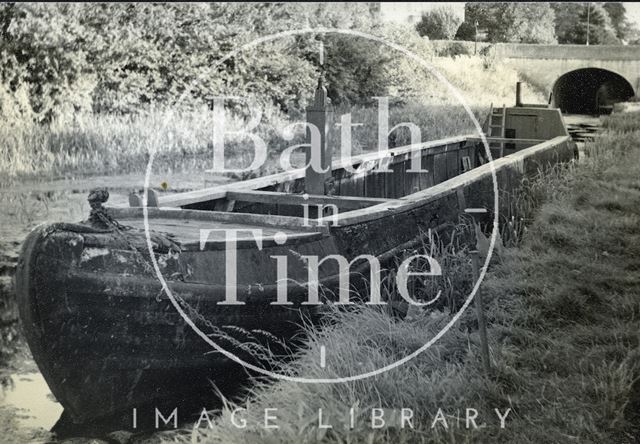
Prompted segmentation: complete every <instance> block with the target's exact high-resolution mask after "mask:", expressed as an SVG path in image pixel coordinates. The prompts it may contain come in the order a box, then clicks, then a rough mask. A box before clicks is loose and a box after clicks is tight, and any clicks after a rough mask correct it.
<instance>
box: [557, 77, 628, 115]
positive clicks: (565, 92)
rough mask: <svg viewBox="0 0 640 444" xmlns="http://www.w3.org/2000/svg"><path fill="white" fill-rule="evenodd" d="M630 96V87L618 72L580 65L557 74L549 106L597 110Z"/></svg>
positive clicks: (587, 111)
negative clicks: (577, 67)
mask: <svg viewBox="0 0 640 444" xmlns="http://www.w3.org/2000/svg"><path fill="white" fill-rule="evenodd" d="M633 96H634V92H633V87H632V86H631V84H630V83H629V81H628V80H627V79H625V78H624V77H623V76H621V75H620V74H617V73H615V72H613V71H609V70H607V69H602V68H580V69H575V70H573V71H569V72H567V73H565V74H563V75H561V76H560V77H558V79H557V80H556V81H555V83H554V84H553V88H552V96H551V98H552V106H555V107H558V108H560V109H561V110H562V112H565V113H571V114H600V113H603V112H607V111H609V110H610V109H611V106H612V105H613V104H614V103H617V102H622V101H625V100H627V99H629V98H631V97H633Z"/></svg>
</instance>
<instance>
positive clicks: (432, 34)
mask: <svg viewBox="0 0 640 444" xmlns="http://www.w3.org/2000/svg"><path fill="white" fill-rule="evenodd" d="M460 23H462V20H461V19H460V17H459V16H458V15H457V14H456V13H455V12H454V11H453V9H451V8H450V7H447V6H438V7H436V8H434V9H433V10H431V11H428V12H425V13H424V14H422V19H421V20H420V22H418V24H417V25H416V30H417V31H418V34H420V35H421V36H427V37H429V38H430V39H432V40H452V39H453V37H454V36H455V35H456V31H457V30H458V27H459V26H460Z"/></svg>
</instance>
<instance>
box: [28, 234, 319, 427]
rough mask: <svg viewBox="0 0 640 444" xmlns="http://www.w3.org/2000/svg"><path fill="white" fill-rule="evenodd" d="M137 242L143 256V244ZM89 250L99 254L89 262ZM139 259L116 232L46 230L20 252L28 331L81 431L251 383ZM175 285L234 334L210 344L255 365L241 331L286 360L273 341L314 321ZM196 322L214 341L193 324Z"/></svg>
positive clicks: (262, 298)
mask: <svg viewBox="0 0 640 444" xmlns="http://www.w3.org/2000/svg"><path fill="white" fill-rule="evenodd" d="M136 236H137V237H138V239H137V246H138V247H140V245H141V244H142V242H143V240H144V236H143V234H142V233H141V232H138V233H136ZM136 236H133V235H131V237H132V238H135V237H136ZM87 251H89V252H95V251H101V252H102V253H103V254H102V255H100V256H95V257H91V254H87V253H86V252H87ZM140 251H141V252H142V251H144V250H142V249H141V250H140ZM208 253H212V252H206V251H205V252H201V253H200V254H203V255H206V254H208ZM214 253H215V252H214ZM218 253H223V252H218ZM83 254H84V256H83ZM92 254H95V253H92ZM138 254H140V255H141V257H142V255H144V253H134V252H132V251H127V250H126V249H124V248H123V245H121V244H120V243H119V241H118V239H117V237H116V235H115V234H114V233H113V232H103V233H101V232H95V231H92V230H91V229H90V228H88V227H86V226H83V225H72V224H57V225H48V226H40V227H38V228H37V229H36V230H34V231H33V232H32V233H31V234H30V235H29V236H28V238H27V239H26V241H25V243H24V247H23V251H22V256H21V257H22V259H21V261H20V264H19V268H18V270H17V276H16V284H17V285H16V287H17V292H18V295H19V308H20V315H21V318H22V322H23V326H24V331H25V334H26V337H27V341H28V343H29V345H30V348H31V350H32V354H33V356H34V359H35V360H36V363H37V364H38V366H39V368H40V370H41V371H42V374H43V376H44V377H45V379H46V380H47V383H48V384H49V386H50V388H51V390H52V392H53V394H54V395H55V396H56V399H58V401H59V402H60V403H61V404H62V405H63V406H64V407H65V409H66V410H67V411H68V413H69V414H70V416H71V418H72V419H73V420H74V421H76V422H85V421H88V420H90V419H93V418H95V417H97V416H105V417H107V416H110V415H113V414H116V413H121V412H125V411H131V409H132V408H136V407H142V406H147V405H163V403H164V404H166V403H167V402H176V401H177V400H181V399H184V400H194V399H195V398H198V397H199V398H202V396H199V395H203V396H204V398H205V399H209V400H212V398H213V393H214V392H213V390H207V389H206V387H210V386H211V382H213V383H215V384H216V386H218V387H219V388H221V389H223V392H224V388H225V386H229V387H234V386H236V385H237V383H238V382H241V381H242V380H244V379H246V376H247V372H246V371H244V369H243V367H241V366H240V365H238V364H236V363H235V362H232V361H231V360H229V359H227V358H225V357H224V356H223V355H221V354H220V353H217V352H215V351H214V350H212V348H211V346H209V345H208V344H207V343H205V341H204V340H203V339H202V338H200V337H199V336H197V335H196V333H195V332H194V331H193V330H192V329H191V328H190V327H189V326H188V325H187V324H186V323H185V321H184V320H183V319H182V317H181V316H180V315H179V313H178V312H177V310H176V309H175V307H174V306H173V305H172V304H171V302H170V300H169V298H168V297H167V296H166V295H165V294H164V293H163V292H162V288H161V285H160V282H159V281H158V279H157V277H156V276H155V274H152V273H150V272H149V271H148V270H144V269H143V267H142V265H141V264H142V263H143V262H142V258H140V259H139V260H138V261H137V262H136V261H135V260H134V259H132V257H135V256H137V255H138ZM127 255H128V257H127ZM160 256H161V255H160ZM125 259H126V261H125ZM209 259H211V258H209ZM204 262H206V261H204ZM213 275H215V273H212V276H213ZM240 282H242V281H240ZM170 286H171V288H172V290H173V291H174V292H175V294H176V295H178V297H180V298H182V299H184V300H185V301H186V302H187V303H188V304H189V306H191V307H193V308H195V309H196V310H197V312H198V314H199V315H200V316H201V317H202V318H205V319H206V320H207V321H208V322H210V323H211V325H213V326H215V327H216V328H218V329H219V331H220V332H223V333H228V334H229V336H230V338H231V340H227V341H226V342H225V338H224V337H222V336H215V337H213V339H214V340H215V341H216V342H217V343H219V344H220V345H221V346H222V347H224V348H225V349H228V350H229V351H231V352H233V353H235V354H237V355H238V356H240V357H242V358H243V359H245V360H247V361H249V362H252V363H256V362H257V361H256V360H255V359H253V358H254V357H253V356H252V354H251V353H248V352H243V350H242V347H240V348H238V347H237V344H235V345H236V346H234V343H233V338H235V339H236V340H238V341H239V342H240V343H244V342H250V341H246V338H245V337H243V335H242V334H239V335H238V334H237V330H236V329H243V330H245V331H246V332H252V334H253V336H255V337H257V338H258V339H263V341H257V342H259V343H262V344H263V345H268V346H269V347H270V348H271V349H272V350H273V351H274V352H278V351H281V352H284V351H285V350H284V349H280V350H279V349H278V343H277V341H276V343H274V341H272V340H269V337H268V336H267V334H269V335H273V336H274V337H277V338H278V340H279V341H286V342H287V343H292V341H293V339H294V338H293V337H294V336H295V335H296V334H298V333H299V332H300V328H299V326H300V324H301V323H302V322H303V321H308V320H309V319H311V320H314V319H316V317H315V314H314V313H313V312H311V311H310V307H309V308H305V307H300V306H299V304H296V307H290V306H272V305H270V304H269V303H270V302H271V300H273V299H271V298H269V296H270V295H269V294H267V293H265V292H264V291H263V292H262V293H259V292H254V293H253V294H247V293H246V292H245V293H242V292H239V297H240V298H241V299H242V300H245V301H247V305H244V306H225V305H220V304H218V302H220V301H221V300H223V299H224V297H225V293H224V286H222V287H220V286H219V285H215V284H212V285H205V284H202V283H183V282H176V281H172V282H170ZM271 288H273V289H275V287H274V286H273V285H267V286H266V289H267V291H270V289H271ZM254 291H255V289H254ZM292 296H293V298H295V292H292ZM293 298H292V299H293ZM194 320H195V321H196V323H197V324H198V325H199V327H200V328H201V329H202V330H203V331H205V332H206V333H207V334H210V333H213V331H212V330H211V329H210V328H208V327H207V325H205V322H204V321H202V322H199V319H198V318H197V315H194ZM227 326H229V330H225V327H227ZM256 330H263V331H265V332H268V333H266V334H264V335H262V336H261V332H260V331H258V332H256ZM234 333H235V334H234ZM252 359H253V361H252ZM262 364H263V365H264V363H262ZM210 381H211V382H210Z"/></svg>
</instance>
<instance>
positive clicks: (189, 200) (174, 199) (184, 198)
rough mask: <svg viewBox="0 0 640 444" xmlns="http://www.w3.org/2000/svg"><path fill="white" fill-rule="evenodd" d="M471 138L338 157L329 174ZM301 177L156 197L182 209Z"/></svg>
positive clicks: (284, 175) (297, 173)
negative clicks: (238, 192) (231, 193)
mask: <svg viewBox="0 0 640 444" xmlns="http://www.w3.org/2000/svg"><path fill="white" fill-rule="evenodd" d="M473 137H475V134H465V135H461V136H454V137H448V138H445V139H438V140H432V141H428V142H422V143H416V144H411V145H404V146H399V147H396V148H389V149H388V150H386V151H374V152H372V153H364V154H359V155H356V156H353V157H351V158H349V159H342V158H340V159H336V160H334V161H333V162H332V165H331V169H332V171H335V170H339V169H345V168H348V167H351V168H354V167H356V166H357V165H361V164H363V163H364V162H370V161H377V160H382V159H397V162H401V161H404V160H406V159H404V158H401V156H404V155H407V154H410V153H412V152H415V151H422V150H428V149H430V148H439V147H442V146H443V145H444V146H445V147H444V148H445V149H444V152H446V151H447V145H453V144H456V143H462V142H467V140H468V139H471V138H473ZM397 162H393V163H397ZM356 174H357V173H356ZM304 176H305V168H297V169H295V170H291V171H284V172H281V173H276V174H271V175H268V176H262V177H256V178H254V179H249V180H243V181H239V182H233V183H230V184H226V185H217V186H213V187H207V188H203V189H200V190H194V191H187V192H184V193H176V194H174V195H171V196H162V197H159V198H158V205H159V206H163V207H181V206H185V205H192V204H197V203H201V202H206V201H211V200H216V199H223V198H224V197H226V194H227V191H251V190H259V189H261V188H265V187H268V186H273V185H277V184H280V183H283V182H287V181H291V180H296V179H300V178H303V177H304Z"/></svg>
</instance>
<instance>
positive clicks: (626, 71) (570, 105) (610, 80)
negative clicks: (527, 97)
mask: <svg viewBox="0 0 640 444" xmlns="http://www.w3.org/2000/svg"><path fill="white" fill-rule="evenodd" d="M490 51H492V52H494V54H495V55H496V56H497V57H499V58H501V59H503V60H504V61H505V62H506V63H507V64H509V65H511V66H513V67H514V68H515V69H516V70H517V71H518V72H519V73H520V74H521V76H522V79H523V80H525V81H526V82H527V83H529V84H531V85H534V86H536V87H538V88H540V89H542V90H543V91H545V92H546V94H547V96H548V97H550V101H551V104H552V105H553V106H556V107H558V108H560V109H561V110H562V111H563V112H566V113H588V114H593V113H597V112H599V111H605V110H606V109H610V107H611V106H612V105H613V103H615V102H620V101H624V100H627V99H629V98H631V97H633V96H634V95H635V96H637V95H640V92H639V89H640V46H603V45H596V46H593V45H592V46H585V45H530V44H511V43H499V44H495V45H493V46H491V47H490Z"/></svg>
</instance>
